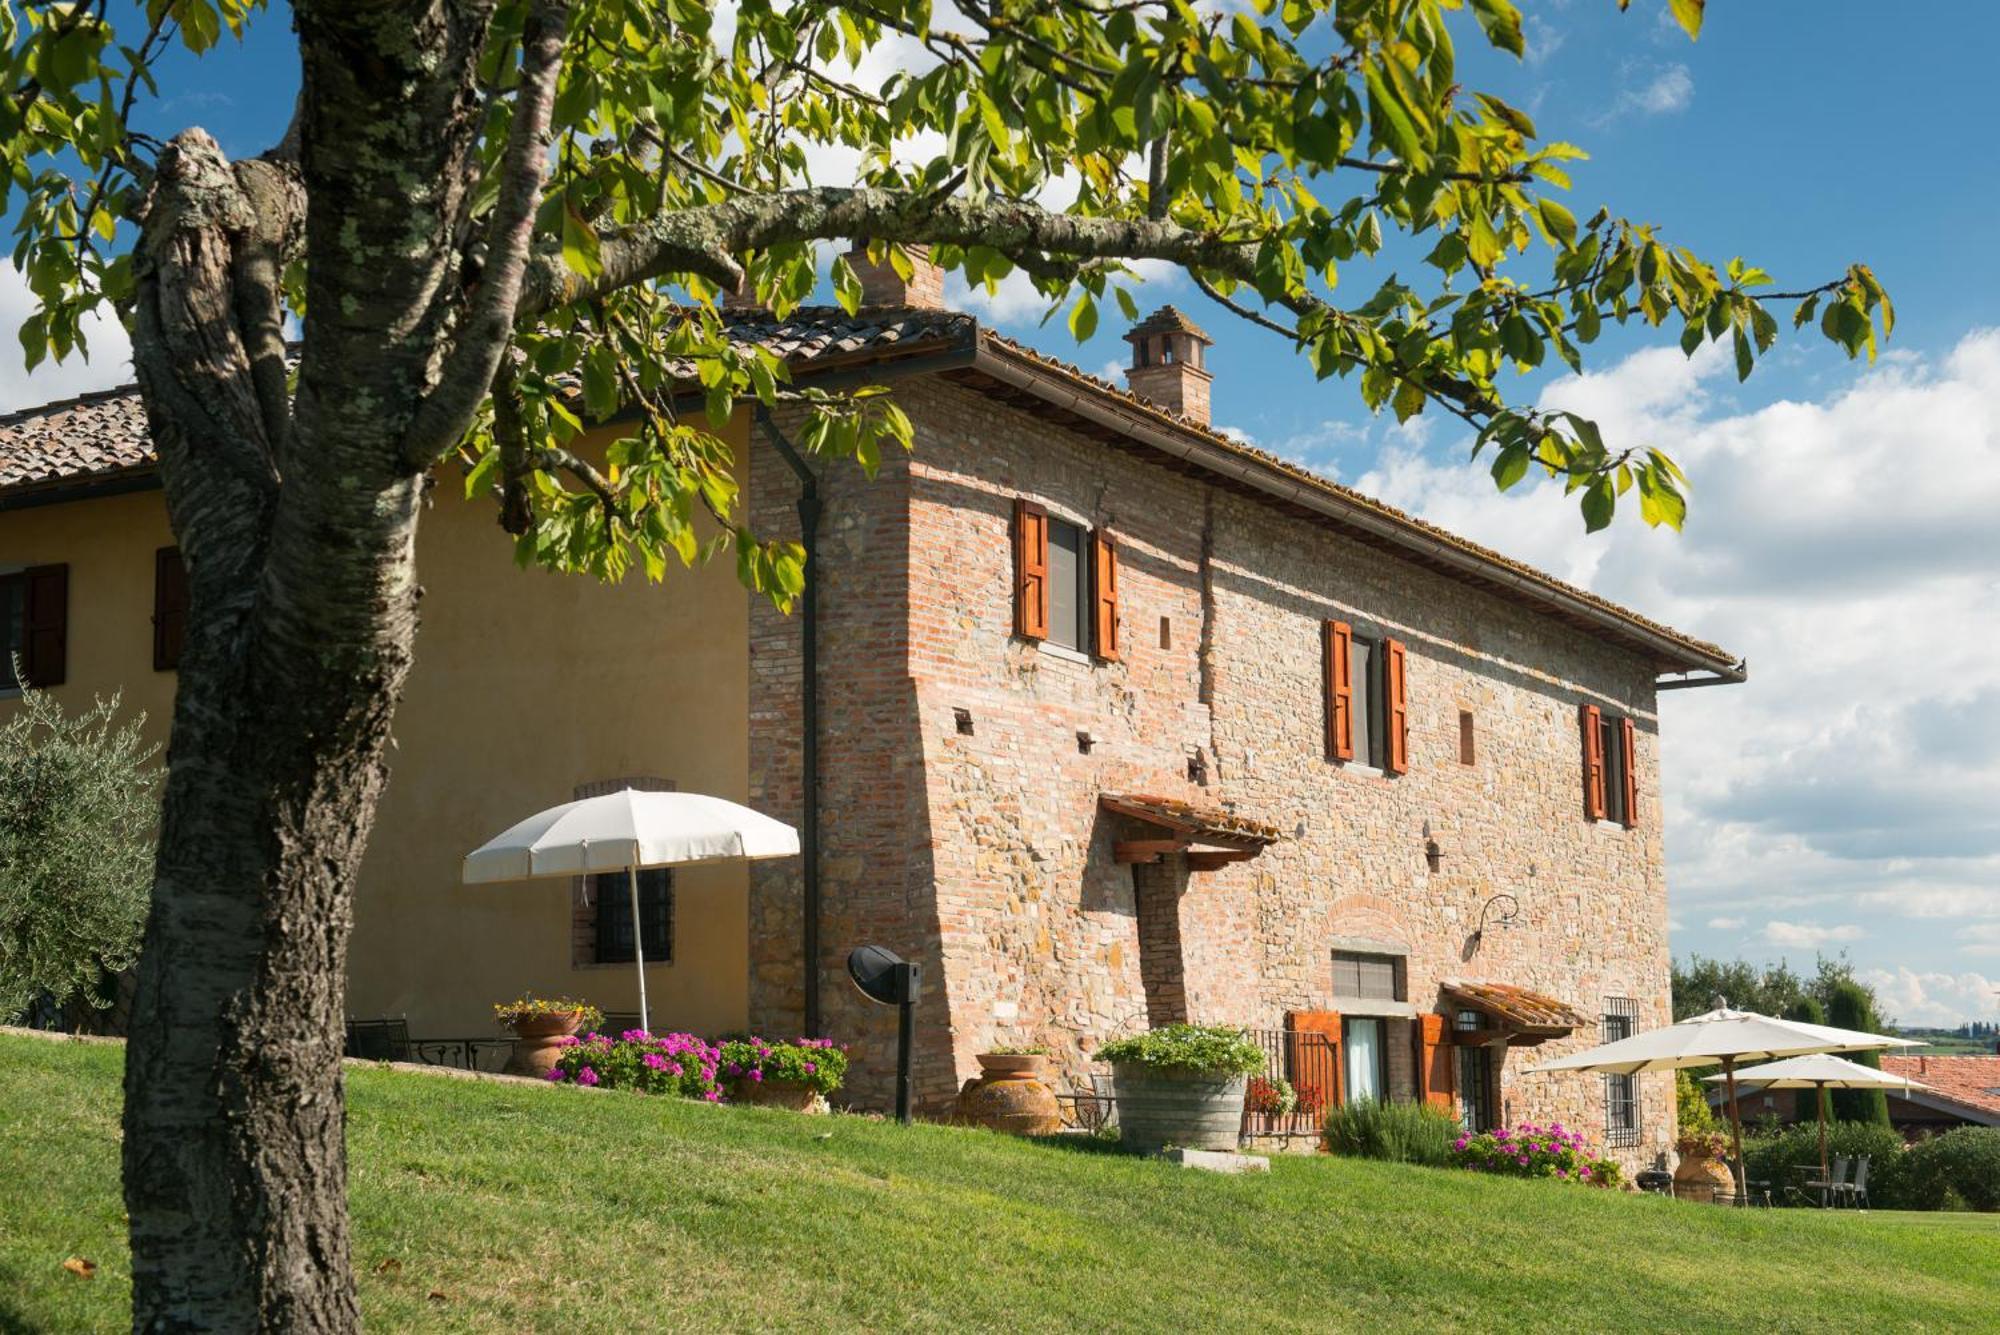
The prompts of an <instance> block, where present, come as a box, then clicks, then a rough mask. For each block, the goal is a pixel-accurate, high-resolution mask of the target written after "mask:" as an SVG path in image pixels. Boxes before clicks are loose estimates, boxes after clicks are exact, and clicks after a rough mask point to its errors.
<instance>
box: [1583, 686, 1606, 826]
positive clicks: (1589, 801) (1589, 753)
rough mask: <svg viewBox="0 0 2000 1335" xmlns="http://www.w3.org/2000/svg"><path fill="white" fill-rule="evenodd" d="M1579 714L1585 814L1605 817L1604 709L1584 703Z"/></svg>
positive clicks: (1600, 817) (1599, 817) (1587, 817)
mask: <svg viewBox="0 0 2000 1335" xmlns="http://www.w3.org/2000/svg"><path fill="white" fill-rule="evenodd" d="M1577 716H1578V719H1579V722H1580V725H1581V728H1582V732H1583V816H1584V819H1585V820H1603V819H1604V729H1603V717H1604V711H1603V710H1601V709H1599V708H1598V707H1597V706H1596V705H1589V704H1587V705H1582V706H1580V707H1579V708H1578V710H1577Z"/></svg>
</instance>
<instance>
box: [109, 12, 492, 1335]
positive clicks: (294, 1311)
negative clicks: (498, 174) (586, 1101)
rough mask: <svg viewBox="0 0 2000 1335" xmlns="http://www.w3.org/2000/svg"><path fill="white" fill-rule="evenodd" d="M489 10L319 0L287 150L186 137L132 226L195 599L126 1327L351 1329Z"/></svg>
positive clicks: (144, 349)
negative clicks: (290, 267)
mask: <svg viewBox="0 0 2000 1335" xmlns="http://www.w3.org/2000/svg"><path fill="white" fill-rule="evenodd" d="M491 8H492V5H491V0H484V2H483V3H482V0H431V3H429V4H419V5H403V6H391V5H359V4H335V3H326V4H315V3H312V2H311V0H300V3H298V4H297V5H295V17H296V21H297V23H298V27H299V32H300V48H301V52H302V54H303V57H304V74H305V86H304V91H303V93H302V96H301V100H300V125H299V130H300V136H299V152H300V160H299V162H298V164H297V165H296V167H294V166H292V165H290V164H289V163H285V162H264V161H255V162H248V163H237V164H233V165H232V164H228V163H225V162H224V161H223V159H222V156H221V153H220V151H219V150H218V149H217V148H216V146H215V144H214V141H213V140H211V139H209V138H208V136H207V135H205V134H203V133H201V132H200V131H189V132H187V133H186V134H183V135H181V136H179V137H178V138H177V139H176V140H175V141H174V143H173V144H172V145H170V147H169V150H168V151H167V153H165V154H163V156H162V159H161V164H160V170H159V172H158V175H157V178H156V182H155V185H154V187H153V195H152V199H151V201H150V205H149V209H148V213H147V216H146V219H145V222H144V225H143V227H142V231H141V236H140V240H139V246H138V250H137V253H136V256H135V274H136V276H137V278H138V301H137V310H136V315H135V321H134V323H135V336H134V362H135V366H136V369H137V371H138V376H139V382H140V387H141V390H142V393H143V395H144V398H145V403H146V409H147V414H148V419H149V423H150V426H151V429H152V433H153V437H154V442H155V445H156V447H157V449H158V450H159V455H160V461H161V472H162V478H163V481H164V483H165V488H166V494H167V505H168V509H169V513H170V516H171V518H172V521H173V526H174V530H175V533H176V535H177V536H178V538H179V539H180V543H181V547H182V551H183V554H184V556H185V557H186V560H187V565H188V574H189V584H190V593H191V607H190V617H189V637H188V641H187V644H186V647H185V649H184V651H183V656H182V660H181V666H180V679H179V689H178V693H177V696H176V699H175V706H174V730H173V736H172V745H171V751H170V754H169V764H170V767H171V768H170V773H169V777H168V783H167V789H166V799H165V806H164V810H163V812H162V817H161V830H160V843H159V853H158V862H157V869H156V874H155V881H154V889H153V911H152V916H151V918H150V920H149V922H148V924H147V931H146V942H145V948H144V952H143V954H142V955H141V958H140V966H139V980H138V990H137V996H136V998H135V1002H134V1009H133V1016H132V1023H131V1031H130V1033H131V1039H130V1046H129V1048H128V1052H127V1059H126V1077H125V1098H126V1102H125V1143H124V1169H125V1198H126V1206H127V1210H128V1212H129V1214H130V1217H131V1239H132V1265H133V1324H134V1328H135V1329H139V1330H149V1331H150V1330H230V1331H238V1330H268V1329H285V1330H327V1331H340V1330H351V1329H354V1328H355V1327H357V1326H358V1324H359V1310H358V1308H357V1306H356V1301H355V1292H354V1277H353V1270H352V1265H351V1258H350V1251H349V1243H348V1231H347V1201H346V1162H345V1151H344V1146H343V1138H342V1137H343V1122H344V1095H343V1086H342V1080H341V1071H340V1054H341V1046H342V1021H343V1018H344V1013H345V982H346V953H347V940H348V934H349V927H350V924H351V919H352V904H353V887H354V880H355V875H356V872H357V870H358V868H359V865H360V861H361V856H362V852H363V850H364V848H365V847H366V844H367V838H368V832H369V828H370V826H371V824H372V822H373V819H374V813H375V807H376V803H377V800H378V799H379V797H380V795H381V793H382V790H383V786H384V784H385V783H386V781H387V765H386V763H385V755H386V752H387V747H388V742H389V728H390V722H391V719H392V716H393V712H394V709H395V705H396V702H397V699H398V697H399V695H400V693H401V690H402V686H403V682H404V678H405V676H406V675H407V673H408V670H409V666H410V662H411V656H412V646H413V643H414V639H415V633H416V603H417V598H418V594H419V590H418V589H417V585H416V567H415V558H414V545H415V539H416V532H417V518H418V513H419V510H420V506H421V501H422V495H423V489H424V485H425V481H424V477H423V475H422V473H421V471H420V470H419V468H418V467H416V466H415V465H413V464H412V463H411V462H409V461H408V460H407V459H406V458H405V454H406V451H405V450H404V448H403V442H404V439H405V435H406V433H407V432H408V431H409V429H410V425H411V423H412V421H413V420H415V418H416V416H417V414H418V411H419V409H420V408H421V407H422V405H423V403H424V398H425V395H426V393H427V391H428V390H429V388H430V386H431V385H432V384H433V383H434V382H435V380H436V375H437V368H438V364H439V358H440V357H441V355H442V353H443V351H444V345H445V343H446V342H447V341H448V337H447V335H448V331H447V330H446V329H445V327H444V320H445V313H446V312H448V311H449V310H450V309H451V308H452V303H451V302H450V301H449V300H446V299H442V298H441V295H440V294H441V293H447V292H449V290H450V288H451V286H452V285H453V284H455V283H456V282H457V274H458V258H457V257H458V252H459V242H460V241H461V240H462V235H463V229H464V228H465V226H466V219H465V208H466V201H467V199H468V198H469V194H470V189H471V186H472V184H473V183H474V182H475V181H476V177H477V164H476V162H475V161H474V160H473V158H472V145H473V130H474V127H475V123H476V115H477V101H476V99H475V98H474V96H473V86H472V71H473V63H474V58H475V57H476V55H477V51H478V46H479V42H480V39H481V37H482V36H483V33H484V29H485V24H486V20H487V18H488V17H489V15H490V11H491ZM301 228H302V229H303V232H302V235H303V245H304V250H305V254H306V256H307V257H308V267H307V275H308V278H307V281H308V284H309V289H308V292H309V295H308V302H307V327H306V334H305V341H304V347H303V352H302V354H301V357H300V363H299V368H298V384H297V388H296V391H295V392H293V393H291V394H289V395H288V394H287V392H286V387H285V379H284V372H285V366H284V347H283V344H282V342H281V329H282V312H281V308H280V304H279V295H278V286H277V280H278V275H279V273H280V272H281V271H282V269H283V266H284V263H285V262H286V260H287V259H289V258H295V257H296V255H297V248H298V246H299V245H300V237H301Z"/></svg>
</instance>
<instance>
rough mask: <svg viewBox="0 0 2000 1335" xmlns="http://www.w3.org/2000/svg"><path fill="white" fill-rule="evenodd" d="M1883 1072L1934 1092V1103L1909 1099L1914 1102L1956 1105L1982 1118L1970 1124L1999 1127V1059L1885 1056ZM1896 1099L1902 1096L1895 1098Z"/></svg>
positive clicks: (1974, 1117) (1999, 1057) (1993, 1057)
mask: <svg viewBox="0 0 2000 1335" xmlns="http://www.w3.org/2000/svg"><path fill="white" fill-rule="evenodd" d="M1882 1069H1883V1070H1884V1071H1887V1072H1888V1073H1889V1074H1890V1075H1899V1076H1902V1077H1904V1078H1905V1079H1909V1080H1917V1081H1921V1082H1922V1083H1924V1084H1926V1085H1929V1086H1930V1087H1931V1089H1932V1090H1933V1091H1935V1095H1936V1097H1935V1099H1921V1098H1917V1097H1916V1096H1915V1095H1912V1096H1911V1097H1912V1099H1913V1100H1914V1101H1916V1102H1920V1103H1924V1104H1926V1105H1927V1106H1936V1105H1937V1104H1939V1103H1944V1104H1957V1105H1959V1106H1960V1107H1962V1108H1964V1109H1966V1110H1968V1112H1969V1113H1974V1114H1983V1116H1973V1117H1972V1118H1971V1120H1974V1121H1982V1122H1985V1123H1986V1124H1987V1125H1989V1126H2000V1055H1995V1056H1991V1057H1986V1056H1958V1055H1950V1054H1947V1055H1940V1056H1936V1057H1932V1056H1920V1055H1915V1054H1911V1053H1900V1054H1897V1055H1895V1056H1890V1055H1888V1054H1886V1053H1885V1054H1884V1055H1883V1057H1882ZM1897 1097H1898V1098H1901V1097H1902V1095H1900V1094H1898V1095H1897Z"/></svg>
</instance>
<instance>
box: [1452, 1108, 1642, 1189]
mask: <svg viewBox="0 0 2000 1335" xmlns="http://www.w3.org/2000/svg"><path fill="white" fill-rule="evenodd" d="M1451 1149H1452V1156H1451V1162H1453V1163H1456V1164H1458V1165H1459V1166H1460V1167H1462V1168H1470V1169H1473V1170H1475V1171H1477V1172H1481V1173H1498V1174H1500V1175H1501V1176H1503V1177H1546V1178H1554V1179H1555V1180H1557V1181H1559V1182H1576V1183H1596V1184H1597V1185H1599V1186H1607V1187H1608V1186H1615V1185H1616V1184H1617V1182H1618V1180H1619V1179H1620V1177H1621V1176H1622V1174H1620V1173H1619V1171H1618V1165H1617V1164H1615V1163H1613V1162H1612V1161H1610V1160H1608V1159H1602V1158H1599V1157H1598V1156H1597V1155H1595V1154H1594V1153H1592V1152H1591V1148H1590V1144H1589V1142H1588V1141H1586V1140H1585V1139H1584V1138H1583V1136H1582V1134H1581V1133H1580V1132H1576V1131H1571V1130H1569V1129H1568V1128H1566V1127H1564V1126H1563V1124H1562V1123H1561V1122H1551V1123H1549V1124H1548V1125H1547V1126H1538V1125H1537V1124H1535V1123H1533V1122H1523V1123H1522V1124H1521V1125H1520V1126H1517V1127H1513V1128H1508V1127H1502V1128H1500V1129H1499V1130H1498V1131H1482V1132H1480V1133H1479V1134H1478V1135H1472V1134H1470V1133H1466V1132H1461V1133H1460V1134H1459V1136H1458V1138H1457V1139H1455V1140H1453V1141H1452V1142H1451Z"/></svg>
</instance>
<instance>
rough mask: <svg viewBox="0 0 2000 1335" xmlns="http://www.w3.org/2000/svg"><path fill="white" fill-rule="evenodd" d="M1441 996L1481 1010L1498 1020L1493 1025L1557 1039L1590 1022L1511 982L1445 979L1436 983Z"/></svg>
mask: <svg viewBox="0 0 2000 1335" xmlns="http://www.w3.org/2000/svg"><path fill="white" fill-rule="evenodd" d="M1439 986H1440V987H1441V989H1442V990H1443V992H1444V994H1445V996H1447V997H1449V998H1451V1000H1452V1001H1454V1002H1456V1003H1457V1004H1459V1005H1461V1006H1467V1007H1470V1008H1471V1009H1473V1010H1476V1011H1481V1012H1484V1013H1485V1014H1487V1015H1490V1016H1492V1017H1493V1018H1494V1019H1495V1020H1497V1021H1499V1024H1498V1025H1497V1026H1495V1027H1496V1028H1504V1029H1510V1030H1513V1031H1514V1032H1516V1033H1520V1034H1534V1035H1539V1036H1541V1037H1543V1038H1559V1037H1561V1036H1562V1035H1564V1034H1567V1033H1569V1032H1570V1031H1572V1030H1574V1029H1578V1028H1581V1027H1582V1026H1583V1025H1586V1024H1588V1023H1590V1022H1589V1021H1588V1020H1586V1019H1585V1018H1584V1017H1583V1016H1581V1015H1579V1014H1577V1013H1576V1011H1575V1009H1574V1008H1572V1007H1571V1006H1570V1005H1569V1004H1568V1003H1567V1002H1562V1001H1557V1000H1556V999H1555V998H1554V997H1549V996H1544V995H1542V994H1541V993H1540V992H1530V991H1529V990H1528V989H1527V988H1525V987H1515V986H1514V985H1512V984H1511V983H1472V982H1467V981H1465V980H1464V979H1461V978H1447V979H1445V980H1444V982H1443V983H1441V984H1440V985H1439Z"/></svg>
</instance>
